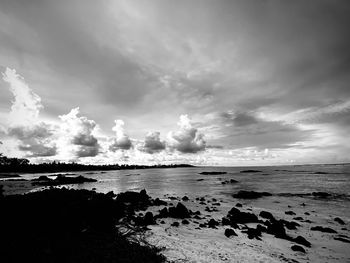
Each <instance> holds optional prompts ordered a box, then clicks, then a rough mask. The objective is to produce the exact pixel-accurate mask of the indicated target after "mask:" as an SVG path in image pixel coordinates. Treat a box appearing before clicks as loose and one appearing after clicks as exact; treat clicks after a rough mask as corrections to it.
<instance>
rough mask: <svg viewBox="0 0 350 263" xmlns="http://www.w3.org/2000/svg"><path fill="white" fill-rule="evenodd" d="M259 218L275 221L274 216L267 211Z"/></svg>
mask: <svg viewBox="0 0 350 263" xmlns="http://www.w3.org/2000/svg"><path fill="white" fill-rule="evenodd" d="M259 216H260V217H262V218H266V219H269V220H275V218H274V216H273V215H272V214H271V213H270V212H267V211H261V212H260V214H259Z"/></svg>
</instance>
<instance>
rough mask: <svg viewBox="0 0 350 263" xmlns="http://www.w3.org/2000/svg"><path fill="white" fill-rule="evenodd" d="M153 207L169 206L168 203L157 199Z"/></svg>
mask: <svg viewBox="0 0 350 263" xmlns="http://www.w3.org/2000/svg"><path fill="white" fill-rule="evenodd" d="M153 205H154V206H161V205H168V203H167V202H166V201H163V200H160V199H159V198H156V199H155V200H154V201H153Z"/></svg>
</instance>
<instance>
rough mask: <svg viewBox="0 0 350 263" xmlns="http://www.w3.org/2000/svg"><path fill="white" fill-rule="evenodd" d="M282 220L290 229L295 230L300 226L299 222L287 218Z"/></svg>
mask: <svg viewBox="0 0 350 263" xmlns="http://www.w3.org/2000/svg"><path fill="white" fill-rule="evenodd" d="M280 221H281V222H282V223H283V225H284V226H285V227H286V228H287V229H289V230H295V229H297V227H299V226H300V224H298V223H297V222H294V221H287V220H284V219H281V220H280Z"/></svg>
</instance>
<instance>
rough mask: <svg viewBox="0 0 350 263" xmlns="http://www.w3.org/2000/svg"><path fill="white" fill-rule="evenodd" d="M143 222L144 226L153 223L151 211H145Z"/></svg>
mask: <svg viewBox="0 0 350 263" xmlns="http://www.w3.org/2000/svg"><path fill="white" fill-rule="evenodd" d="M143 223H144V225H146V226H148V225H153V224H155V221H154V218H153V214H152V212H147V213H146V215H145V217H144V218H143Z"/></svg>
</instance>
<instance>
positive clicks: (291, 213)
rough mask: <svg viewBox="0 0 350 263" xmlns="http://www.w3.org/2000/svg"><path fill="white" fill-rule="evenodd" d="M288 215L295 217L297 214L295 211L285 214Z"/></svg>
mask: <svg viewBox="0 0 350 263" xmlns="http://www.w3.org/2000/svg"><path fill="white" fill-rule="evenodd" d="M284 213H285V214H286V215H291V216H295V215H296V214H295V213H294V212H293V211H286V212H284Z"/></svg>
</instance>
